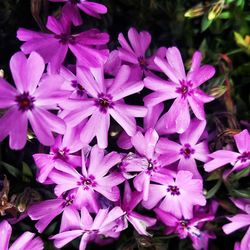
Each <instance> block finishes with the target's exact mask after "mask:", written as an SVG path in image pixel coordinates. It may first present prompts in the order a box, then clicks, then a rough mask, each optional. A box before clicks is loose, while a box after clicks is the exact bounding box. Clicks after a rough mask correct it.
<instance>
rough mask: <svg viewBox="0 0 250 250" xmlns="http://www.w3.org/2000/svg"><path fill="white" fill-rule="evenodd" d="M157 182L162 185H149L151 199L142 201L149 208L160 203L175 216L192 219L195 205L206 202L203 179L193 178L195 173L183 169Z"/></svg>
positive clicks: (161, 207) (160, 206)
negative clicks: (173, 175)
mask: <svg viewBox="0 0 250 250" xmlns="http://www.w3.org/2000/svg"><path fill="white" fill-rule="evenodd" d="M157 182H158V183H159V184H160V185H158V184H150V186H149V197H150V199H148V200H147V201H143V202H142V204H143V206H144V207H145V208H147V209H152V208H153V207H155V206H157V204H158V203H159V208H160V209H162V210H164V211H166V212H168V213H170V214H172V215H174V216H175V217H177V218H181V217H184V218H186V219H190V218H192V217H193V206H194V205H200V206H204V205H205V204H206V199H205V197H204V195H203V193H202V181H201V180H199V179H193V174H192V173H191V172H189V171H183V170H181V171H179V172H177V174H176V176H175V178H173V177H172V176H169V175H166V176H165V178H161V179H160V178H159V179H158V180H157ZM162 199H163V200H162Z"/></svg>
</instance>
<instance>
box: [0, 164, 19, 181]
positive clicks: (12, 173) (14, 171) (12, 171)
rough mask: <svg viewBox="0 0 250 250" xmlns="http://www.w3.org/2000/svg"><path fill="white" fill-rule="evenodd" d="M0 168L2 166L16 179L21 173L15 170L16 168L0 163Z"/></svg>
mask: <svg viewBox="0 0 250 250" xmlns="http://www.w3.org/2000/svg"><path fill="white" fill-rule="evenodd" d="M0 164H1V166H3V167H4V168H5V169H6V170H7V171H8V172H9V173H10V174H11V175H12V176H14V177H16V178H18V177H20V176H21V171H20V170H19V169H17V168H16V167H14V166H12V165H10V164H8V163H6V162H3V161H1V162H0Z"/></svg>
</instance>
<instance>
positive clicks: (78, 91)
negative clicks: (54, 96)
mask: <svg viewBox="0 0 250 250" xmlns="http://www.w3.org/2000/svg"><path fill="white" fill-rule="evenodd" d="M59 74H60V76H62V77H63V78H64V79H65V81H64V83H63V84H62V87H61V88H62V89H63V90H68V91H69V98H70V99H83V98H86V91H85V89H84V87H83V86H82V83H81V82H80V80H79V79H78V77H77V76H76V75H74V74H73V72H71V71H70V70H69V69H67V68H66V67H64V66H62V67H61V68H60V72H59ZM63 105H67V102H66V103H65V101H64V102H63V103H61V104H60V107H62V108H63Z"/></svg>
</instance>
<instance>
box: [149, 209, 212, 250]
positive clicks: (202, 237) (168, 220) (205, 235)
mask: <svg viewBox="0 0 250 250" xmlns="http://www.w3.org/2000/svg"><path fill="white" fill-rule="evenodd" d="M154 211H155V212H156V214H157V217H158V218H159V219H160V220H161V221H162V222H163V223H164V224H165V225H166V226H167V228H166V230H165V233H166V234H171V233H177V234H178V236H179V238H180V239H185V238H187V237H190V239H191V240H192V242H193V247H194V249H196V250H207V249H208V242H209V238H214V237H213V235H212V234H210V233H209V232H207V231H205V230H202V228H201V227H202V226H201V225H203V224H204V223H205V222H207V221H211V220H213V219H214V216H213V215H209V214H208V215H203V216H200V215H195V217H194V218H191V219H189V220H187V219H184V218H177V217H175V216H173V215H172V214H169V213H167V212H165V211H163V210H162V209H160V208H156V209H155V210H154Z"/></svg>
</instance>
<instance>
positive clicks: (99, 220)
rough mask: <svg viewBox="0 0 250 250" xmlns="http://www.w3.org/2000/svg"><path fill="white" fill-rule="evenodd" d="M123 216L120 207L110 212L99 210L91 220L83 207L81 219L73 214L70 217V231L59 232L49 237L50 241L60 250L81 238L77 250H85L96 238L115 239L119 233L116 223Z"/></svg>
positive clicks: (76, 214)
mask: <svg viewBox="0 0 250 250" xmlns="http://www.w3.org/2000/svg"><path fill="white" fill-rule="evenodd" d="M72 215H73V214H72ZM123 215H124V212H123V211H122V209H121V208H120V207H114V208H113V209H112V210H110V211H109V209H100V210H99V211H98V213H97V214H96V216H95V219H94V220H93V218H92V217H91V215H90V214H89V212H88V210H87V209H86V208H85V207H83V208H82V210H81V217H80V216H79V214H78V213H75V214H74V217H73V216H72V218H71V221H72V226H71V227H70V230H66V231H64V232H60V233H59V234H56V235H54V236H53V237H50V239H52V240H54V244H55V246H56V247H57V248H62V247H63V246H65V245H66V244H67V243H69V242H70V241H72V240H74V239H76V238H77V237H79V236H81V242H80V246H79V250H85V249H86V246H87V243H88V242H89V241H95V240H97V239H98V236H101V235H102V236H104V237H112V238H117V237H118V236H119V231H117V222H116V221H117V220H119V218H120V217H121V216H123Z"/></svg>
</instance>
